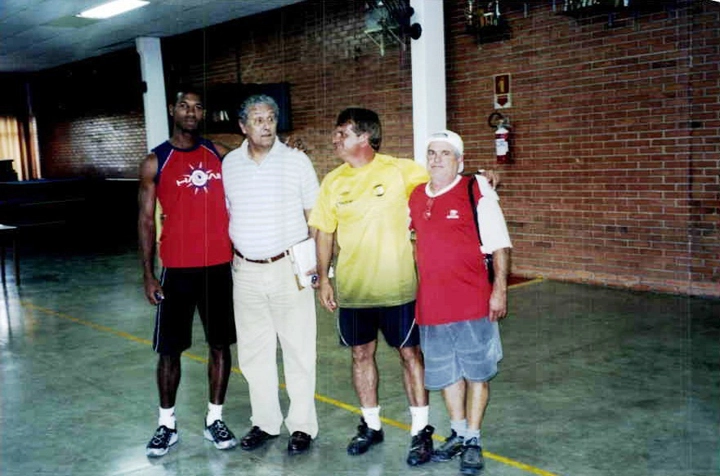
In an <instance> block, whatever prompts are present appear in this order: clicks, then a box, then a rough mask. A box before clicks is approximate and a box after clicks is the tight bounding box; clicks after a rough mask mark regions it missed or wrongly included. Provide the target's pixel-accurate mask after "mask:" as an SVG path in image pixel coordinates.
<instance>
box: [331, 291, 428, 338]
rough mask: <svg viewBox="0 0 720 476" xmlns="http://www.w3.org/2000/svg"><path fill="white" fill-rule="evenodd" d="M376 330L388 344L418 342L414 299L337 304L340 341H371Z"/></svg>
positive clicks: (375, 336)
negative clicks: (387, 303)
mask: <svg viewBox="0 0 720 476" xmlns="http://www.w3.org/2000/svg"><path fill="white" fill-rule="evenodd" d="M378 330H380V331H382V333H383V336H384V337H385V342H387V343H388V345H389V346H390V347H396V348H401V347H414V346H416V345H420V333H419V331H418V326H417V325H416V324H415V301H411V302H409V303H406V304H401V305H399V306H388V307H369V308H348V307H344V308H343V307H341V308H340V312H339V313H338V332H339V334H340V343H341V344H342V345H345V346H356V345H363V344H367V343H369V342H372V341H374V340H375V339H377V337H378Z"/></svg>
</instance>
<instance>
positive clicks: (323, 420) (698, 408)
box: [0, 243, 720, 476]
mask: <svg viewBox="0 0 720 476" xmlns="http://www.w3.org/2000/svg"><path fill="white" fill-rule="evenodd" d="M21 259H22V269H21V273H22V284H21V286H20V288H18V287H17V286H16V285H15V281H14V278H13V276H12V271H11V268H10V266H11V263H7V267H8V282H7V285H6V286H4V287H3V289H2V292H3V295H2V303H3V306H2V307H0V399H1V402H0V475H3V476H19V475H30V474H47V475H97V476H101V475H132V476H135V475H138V476H139V475H178V476H179V475H230V474H232V475H239V474H254V475H298V476H304V475H313V476H320V475H368V476H380V475H397V474H410V475H413V474H414V475H441V474H442V475H452V474H458V466H457V465H458V462H457V461H453V462H450V463H430V464H427V465H424V466H421V467H418V468H410V467H408V466H407V465H406V464H405V455H406V452H407V449H408V444H409V437H408V429H407V424H408V422H409V414H408V410H407V404H406V400H405V397H404V393H403V391H402V385H401V373H400V368H399V363H398V360H397V357H396V355H395V354H394V353H393V352H392V351H391V350H390V349H388V348H387V347H386V346H385V345H384V344H382V345H381V346H380V350H379V352H378V363H379V366H380V369H381V370H380V372H381V386H380V399H381V404H382V407H383V416H384V417H385V418H386V420H385V431H386V441H385V442H384V443H383V444H382V445H379V446H378V447H376V448H374V449H372V450H371V451H370V452H369V453H367V454H365V455H362V456H357V457H350V456H348V455H346V453H345V445H346V444H347V441H348V439H349V437H350V436H351V435H352V434H353V433H354V431H355V427H356V425H357V424H358V415H357V408H356V398H355V396H354V392H353V389H352V386H351V383H350V360H349V351H348V350H347V349H344V348H342V347H340V346H339V345H338V343H337V338H336V336H335V327H334V320H333V317H332V316H330V315H328V314H326V313H322V312H321V313H320V315H319V338H318V351H319V352H318V353H319V362H318V373H319V375H318V386H317V399H318V410H319V417H320V426H321V429H320V434H319V436H318V438H317V440H316V441H315V442H314V444H313V448H312V450H311V451H310V452H309V453H308V454H305V455H299V456H289V455H287V454H286V451H285V445H286V438H285V437H283V438H279V439H277V440H274V441H272V442H271V443H270V444H269V445H268V446H267V447H266V448H262V449H260V450H257V451H255V452H245V451H242V450H240V449H234V450H230V451H224V452H223V451H218V450H215V449H214V448H213V447H212V445H211V444H210V443H209V442H207V441H205V440H203V437H202V420H203V416H204V413H205V409H206V401H207V384H206V366H205V362H206V360H205V359H206V350H205V347H204V346H203V342H202V339H201V331H200V327H199V326H196V331H197V332H196V333H195V336H196V338H195V344H194V345H193V347H192V349H190V351H188V352H187V353H186V354H185V357H184V359H183V377H182V379H183V380H182V383H181V387H180V393H179V397H178V403H177V415H178V425H179V431H180V442H179V443H178V445H176V446H175V447H174V448H173V449H172V450H171V451H170V453H169V454H168V455H166V456H165V457H162V458H159V459H148V458H147V457H146V456H145V453H144V447H145V444H146V442H147V440H148V439H149V437H150V436H151V434H152V432H153V431H154V429H155V426H156V418H157V414H156V412H157V394H156V390H155V380H154V371H155V355H154V354H153V352H152V350H151V347H150V341H149V339H150V335H151V330H152V322H153V309H152V308H151V307H150V306H149V305H148V304H146V303H145V301H144V299H143V296H142V292H141V279H140V272H139V265H138V256H137V253H136V252H135V250H134V249H133V248H132V246H131V245H129V244H122V243H121V244H117V245H114V246H95V247H93V246H90V247H88V246H71V247H63V246H48V245H42V244H35V245H34V246H26V247H25V248H24V249H23V247H22V246H21ZM510 308H511V312H510V316H509V318H508V319H506V320H505V321H503V323H502V337H503V344H504V349H505V359H504V361H503V362H502V364H501V370H500V374H499V375H498V376H497V377H496V379H495V380H494V381H493V384H492V398H491V403H490V406H489V409H488V413H487V418H486V422H485V425H484V436H483V438H484V446H485V451H486V461H487V467H486V470H485V474H487V475H497V476H523V475H533V474H535V475H581V476H614V475H628V476H641V475H654V476H661V475H662V476H690V475H693V476H706V475H707V476H709V475H720V301H718V300H704V299H698V298H689V297H682V296H670V295H661V294H651V293H635V292H628V291H621V290H611V289H606V288H600V287H591V286H583V285H577V284H566V283H559V282H552V281H543V280H538V281H535V282H531V283H526V284H524V285H521V286H518V287H515V288H513V289H512V290H511V291H510ZM281 392H282V394H283V395H284V390H282V389H281ZM249 412H250V407H249V402H248V397H247V386H246V383H245V381H244V379H243V377H242V374H241V373H240V372H239V370H238V369H234V372H233V374H232V377H231V383H230V389H229V394H228V398H227V402H226V405H225V412H224V413H225V420H226V423H227V424H228V425H229V426H230V428H231V429H233V430H234V431H235V433H236V434H237V435H238V436H240V435H242V434H243V433H244V432H245V431H247V430H248V428H249V426H250V422H249V419H248V418H249ZM446 420H447V419H446V413H445V408H444V406H443V403H442V400H441V398H440V396H439V395H438V394H436V393H433V394H432V395H431V424H433V425H434V426H435V427H436V429H437V430H436V433H437V434H438V437H441V436H442V435H444V434H446V433H447V432H448V423H447V421H446ZM441 441H442V440H441V438H438V439H437V440H436V444H439V443H440V442H441Z"/></svg>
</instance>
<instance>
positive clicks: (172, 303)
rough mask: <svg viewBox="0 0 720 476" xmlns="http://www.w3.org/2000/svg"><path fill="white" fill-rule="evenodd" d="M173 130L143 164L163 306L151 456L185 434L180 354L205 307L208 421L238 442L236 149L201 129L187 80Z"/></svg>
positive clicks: (147, 280)
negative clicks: (227, 409)
mask: <svg viewBox="0 0 720 476" xmlns="http://www.w3.org/2000/svg"><path fill="white" fill-rule="evenodd" d="M169 113H170V116H171V117H172V119H173V134H172V137H171V138H170V139H169V140H167V141H165V142H163V143H162V144H160V145H159V146H157V147H156V148H154V149H153V150H152V153H150V154H149V155H148V156H147V157H146V158H145V160H143V162H142V164H141V166H140V190H139V197H138V201H139V206H140V210H139V218H138V235H139V240H140V250H141V253H142V266H143V281H144V286H145V296H146V297H147V299H148V301H149V302H150V304H153V305H155V306H156V311H155V330H154V335H153V349H154V350H155V352H157V353H158V354H159V359H158V364H157V386H158V392H159V395H160V409H159V418H158V428H157V430H156V431H155V434H154V435H153V437H152V438H151V439H150V442H149V443H148V444H147V447H146V454H147V455H148V456H150V457H158V456H163V455H164V454H166V453H167V452H168V450H169V449H170V447H171V446H172V445H174V444H175V443H177V441H178V429H177V425H176V419H175V398H176V395H177V390H178V387H179V385H180V375H181V367H180V355H181V354H182V352H183V351H185V350H186V349H188V348H189V347H190V345H191V340H192V322H193V317H194V314H195V310H196V309H197V311H198V314H199V315H200V319H201V321H202V324H203V329H204V331H205V338H206V341H207V343H208V345H209V347H210V351H209V364H208V379H209V387H210V396H209V397H210V398H209V400H210V401H209V403H208V410H207V414H206V418H205V424H204V427H203V434H204V436H205V438H206V439H207V440H209V441H211V442H212V443H213V444H214V445H215V447H216V448H218V449H221V450H224V449H230V448H233V447H234V446H236V445H237V440H236V438H235V436H234V435H233V433H232V432H231V431H230V430H229V429H228V427H227V426H226V425H225V423H224V422H223V418H222V406H223V402H224V400H225V393H226V391H227V386H228V380H229V378H230V369H231V366H232V357H231V353H230V346H231V345H232V344H234V343H235V341H236V335H235V323H234V319H233V304H232V274H231V267H230V266H231V262H232V256H233V254H232V245H231V243H230V236H229V234H228V223H229V218H228V211H227V207H226V204H225V190H224V188H223V182H222V176H221V160H222V157H224V156H225V154H226V153H227V152H228V150H227V149H226V148H225V147H223V146H220V145H219V144H213V143H212V142H211V141H209V140H207V139H204V138H202V137H200V136H199V133H198V131H199V125H200V123H201V121H202V119H203V116H204V109H203V102H202V96H201V95H200V93H198V92H197V91H195V90H191V89H189V88H185V89H182V90H180V91H179V92H177V94H176V95H175V96H174V97H173V102H172V103H171V104H170V105H169ZM157 202H159V204H160V207H161V210H162V215H161V219H162V231H161V236H160V239H159V255H160V260H161V261H162V266H163V267H162V273H161V275H160V278H159V279H158V278H157V277H156V275H155V252H156V250H155V248H156V224H155V212H156V203H157Z"/></svg>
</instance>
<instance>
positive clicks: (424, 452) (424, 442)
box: [407, 425, 435, 466]
mask: <svg viewBox="0 0 720 476" xmlns="http://www.w3.org/2000/svg"><path fill="white" fill-rule="evenodd" d="M433 431H435V428H433V427H431V426H430V425H428V426H426V427H425V428H423V429H422V430H420V432H419V433H418V434H417V435H415V436H413V437H412V443H411V444H410V453H409V454H408V457H407V464H409V465H410V466H418V465H421V464H424V463H427V462H428V461H430V458H431V457H432V454H433V440H432V435H433Z"/></svg>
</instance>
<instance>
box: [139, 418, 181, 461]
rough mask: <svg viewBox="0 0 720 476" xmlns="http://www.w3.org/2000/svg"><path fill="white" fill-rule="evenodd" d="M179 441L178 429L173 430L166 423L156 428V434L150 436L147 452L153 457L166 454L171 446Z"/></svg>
mask: <svg viewBox="0 0 720 476" xmlns="http://www.w3.org/2000/svg"><path fill="white" fill-rule="evenodd" d="M177 442H178V432H177V429H175V430H171V429H170V428H168V427H166V426H165V425H161V426H159V427H158V429H157V430H155V434H154V435H153V436H152V438H150V442H149V443H148V444H147V446H146V447H145V454H146V455H148V456H150V457H152V458H157V457H159V456H164V455H165V454H167V452H168V451H170V447H171V446H172V445H174V444H175V443H177Z"/></svg>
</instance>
